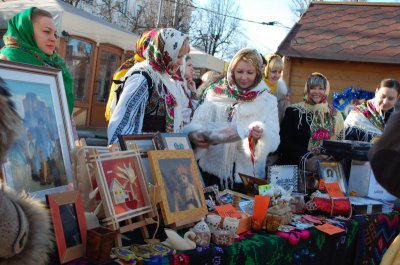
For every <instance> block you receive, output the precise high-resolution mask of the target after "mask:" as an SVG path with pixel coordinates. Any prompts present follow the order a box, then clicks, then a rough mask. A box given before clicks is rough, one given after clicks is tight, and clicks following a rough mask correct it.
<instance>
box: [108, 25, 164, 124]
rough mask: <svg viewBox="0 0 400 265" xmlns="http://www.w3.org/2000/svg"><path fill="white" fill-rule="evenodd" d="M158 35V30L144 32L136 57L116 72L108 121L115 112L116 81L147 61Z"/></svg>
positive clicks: (109, 98)
mask: <svg viewBox="0 0 400 265" xmlns="http://www.w3.org/2000/svg"><path fill="white" fill-rule="evenodd" d="M156 33H157V30H156V29H152V30H149V31H145V32H143V34H142V35H141V36H140V38H139V40H138V41H137V42H136V49H135V50H136V52H135V55H134V56H133V57H132V58H129V59H128V60H126V61H125V62H124V63H123V64H121V66H120V67H119V68H118V69H117V70H116V71H115V72H114V75H113V83H112V84H111V87H110V93H109V95H108V100H107V106H106V112H105V117H106V120H107V121H109V120H110V118H111V115H112V113H113V111H114V109H113V106H112V105H113V101H114V100H115V98H116V93H115V92H114V91H115V89H116V88H117V84H116V83H115V82H114V81H117V80H118V81H119V80H121V79H122V78H123V77H124V76H125V74H126V72H128V71H129V69H131V67H132V66H134V65H135V64H137V63H140V62H143V61H144V60H146V58H144V53H145V51H146V49H147V47H148V45H149V42H150V40H151V39H152V38H154V36H155V35H156Z"/></svg>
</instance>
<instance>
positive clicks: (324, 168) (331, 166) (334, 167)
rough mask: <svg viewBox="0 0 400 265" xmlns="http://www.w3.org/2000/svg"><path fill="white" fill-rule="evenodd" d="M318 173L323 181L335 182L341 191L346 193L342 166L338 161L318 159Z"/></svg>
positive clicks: (346, 187)
mask: <svg viewBox="0 0 400 265" xmlns="http://www.w3.org/2000/svg"><path fill="white" fill-rule="evenodd" d="M318 173H319V177H320V179H323V180H324V182H325V183H333V182H337V183H338V184H339V187H340V189H341V190H342V192H343V193H344V194H347V189H348V186H347V181H346V178H345V176H344V172H343V169H342V166H341V164H340V163H339V162H325V161H319V162H318Z"/></svg>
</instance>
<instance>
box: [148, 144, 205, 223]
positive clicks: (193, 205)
mask: <svg viewBox="0 0 400 265" xmlns="http://www.w3.org/2000/svg"><path fill="white" fill-rule="evenodd" d="M148 154H149V161H150V166H151V170H152V173H153V176H154V177H155V181H156V183H157V185H159V186H160V187H161V212H162V215H163V219H164V223H165V224H167V225H169V224H175V225H177V226H179V225H183V224H186V223H189V222H193V221H196V220H197V219H200V218H201V217H203V216H205V215H206V214H207V212H208V211H207V204H206V202H205V199H204V194H203V188H202V184H201V181H200V175H199V171H198V167H197V164H196V160H195V158H194V154H193V151H192V150H161V151H149V153H148Z"/></svg>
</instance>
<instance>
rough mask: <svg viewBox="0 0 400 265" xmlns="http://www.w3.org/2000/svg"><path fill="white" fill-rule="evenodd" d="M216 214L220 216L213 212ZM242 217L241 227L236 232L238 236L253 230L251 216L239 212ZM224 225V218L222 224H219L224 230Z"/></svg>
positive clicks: (240, 220)
mask: <svg viewBox="0 0 400 265" xmlns="http://www.w3.org/2000/svg"><path fill="white" fill-rule="evenodd" d="M213 213H215V214H218V213H217V212H213ZM239 213H240V214H241V215H242V217H241V218H240V219H239V226H238V229H237V230H236V234H238V235H239V234H241V233H244V232H246V231H249V230H251V215H248V214H247V213H243V212H239ZM223 224H224V217H222V218H221V222H220V224H219V227H220V228H222V227H223Z"/></svg>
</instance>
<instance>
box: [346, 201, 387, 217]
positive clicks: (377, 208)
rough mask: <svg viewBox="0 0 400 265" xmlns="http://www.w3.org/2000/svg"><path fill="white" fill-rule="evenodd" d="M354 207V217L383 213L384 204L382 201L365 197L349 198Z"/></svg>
mask: <svg viewBox="0 0 400 265" xmlns="http://www.w3.org/2000/svg"><path fill="white" fill-rule="evenodd" d="M349 199H350V203H351V206H352V207H353V215H363V214H377V213H382V208H383V204H382V203H381V202H380V201H376V200H372V199H369V198H363V197H349Z"/></svg>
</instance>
